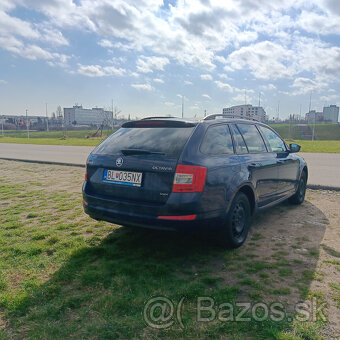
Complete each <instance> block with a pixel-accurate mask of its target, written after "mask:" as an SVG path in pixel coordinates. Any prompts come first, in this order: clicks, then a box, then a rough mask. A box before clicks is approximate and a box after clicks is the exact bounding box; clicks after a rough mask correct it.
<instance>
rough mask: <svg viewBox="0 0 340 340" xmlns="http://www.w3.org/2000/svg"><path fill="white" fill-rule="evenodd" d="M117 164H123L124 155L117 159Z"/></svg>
mask: <svg viewBox="0 0 340 340" xmlns="http://www.w3.org/2000/svg"><path fill="white" fill-rule="evenodd" d="M116 165H117V166H122V165H123V158H122V157H119V158H117V159H116Z"/></svg>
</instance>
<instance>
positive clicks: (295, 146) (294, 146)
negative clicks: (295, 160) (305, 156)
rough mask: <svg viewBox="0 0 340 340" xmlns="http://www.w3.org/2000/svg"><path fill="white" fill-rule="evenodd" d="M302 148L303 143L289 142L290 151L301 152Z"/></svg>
mask: <svg viewBox="0 0 340 340" xmlns="http://www.w3.org/2000/svg"><path fill="white" fill-rule="evenodd" d="M300 149H301V145H299V144H295V143H291V144H289V151H290V152H292V153H294V152H299V151H300Z"/></svg>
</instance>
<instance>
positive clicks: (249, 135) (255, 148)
mask: <svg viewBox="0 0 340 340" xmlns="http://www.w3.org/2000/svg"><path fill="white" fill-rule="evenodd" d="M237 126H238V128H239V130H240V131H241V133H242V135H243V138H244V140H245V142H246V144H247V147H248V150H249V152H250V153H258V152H266V151H267V149H266V146H265V145H264V141H263V139H262V137H261V135H260V132H259V131H258V130H257V128H256V126H255V125H253V124H237Z"/></svg>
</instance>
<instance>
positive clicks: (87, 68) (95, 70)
mask: <svg viewBox="0 0 340 340" xmlns="http://www.w3.org/2000/svg"><path fill="white" fill-rule="evenodd" d="M125 72H126V70H125V69H123V68H116V67H114V66H104V67H103V66H100V65H81V64H79V65H78V70H77V73H79V74H81V75H84V76H87V77H103V76H122V75H123V74H125Z"/></svg>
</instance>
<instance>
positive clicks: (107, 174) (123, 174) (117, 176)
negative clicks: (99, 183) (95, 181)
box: [103, 170, 142, 187]
mask: <svg viewBox="0 0 340 340" xmlns="http://www.w3.org/2000/svg"><path fill="white" fill-rule="evenodd" d="M103 181H104V182H109V183H114V184H123V185H130V186H132V187H140V186H141V184H142V173H141V172H132V171H117V170H104V178H103Z"/></svg>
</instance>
